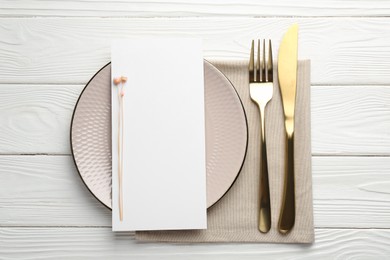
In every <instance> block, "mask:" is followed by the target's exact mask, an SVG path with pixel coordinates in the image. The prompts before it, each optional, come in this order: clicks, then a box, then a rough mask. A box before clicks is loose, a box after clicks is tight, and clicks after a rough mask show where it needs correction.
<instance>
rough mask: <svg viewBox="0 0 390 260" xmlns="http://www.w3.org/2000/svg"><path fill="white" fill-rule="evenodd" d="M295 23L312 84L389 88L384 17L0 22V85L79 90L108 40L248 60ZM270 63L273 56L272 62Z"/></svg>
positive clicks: (102, 59)
mask: <svg viewBox="0 0 390 260" xmlns="http://www.w3.org/2000/svg"><path fill="white" fill-rule="evenodd" d="M295 22H297V23H299V25H300V31H299V54H298V56H299V58H300V59H311V61H312V75H311V76H312V84H314V85H346V84H348V85H364V84H367V85H371V84H387V85H389V82H390V73H389V69H388V68H389V67H390V45H388V44H386V43H387V42H390V26H389V25H390V23H389V22H388V19H387V18H354V19H351V18H344V17H343V18H321V19H318V18H209V17H208V18H153V19H150V18H133V19H129V18H104V19H102V18H89V19H84V18H72V19H68V18H2V19H0V24H1V26H0V35H1V36H2V40H1V41H0V60H1V61H2V62H1V63H0V83H46V84H47V83H60V84H64V83H67V84H75V83H81V84H85V83H86V82H87V81H88V79H89V78H90V77H91V76H92V75H93V74H94V73H95V72H96V71H97V70H98V69H99V68H101V67H102V66H103V65H104V64H106V63H107V62H108V61H109V60H110V43H111V41H112V39H114V38H120V37H121V38H123V37H126V38H131V37H139V36H148V35H149V36H150V35H159V36H164V35H169V36H183V37H201V38H203V39H204V42H203V46H204V55H205V58H219V59H245V60H246V59H247V58H248V56H249V51H248V49H249V46H250V40H251V39H252V38H255V39H256V38H271V39H273V40H274V41H273V48H274V49H275V50H277V49H278V47H279V42H280V40H281V38H282V36H283V33H284V32H285V31H286V29H287V28H288V26H289V25H291V24H292V23H295ZM275 57H276V56H275Z"/></svg>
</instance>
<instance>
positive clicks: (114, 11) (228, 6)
mask: <svg viewBox="0 0 390 260" xmlns="http://www.w3.org/2000/svg"><path fill="white" fill-rule="evenodd" d="M0 6H1V7H2V8H1V9H0V15H1V16H89V17H91V16H99V17H101V16H104V17H107V16H125V17H167V16H170V17H178V16H182V17H183V16H184V17H186V16H187V17H188V16H190V17H193V16H201V17H204V16H255V17H259V16H387V15H388V14H389V12H390V5H389V3H388V2H386V1H379V0H376V1H370V0H363V1H355V2H353V3H351V2H350V1H347V0H342V1H337V8H335V2H333V1H329V0H328V1H325V0H323V1H310V2H307V1H304V0H298V1H294V4H291V2H290V1H288V0H274V1H272V2H270V3H268V2H267V3H265V2H261V1H256V0H246V1H237V0H235V1H234V0H224V1H212V0H204V1H201V2H194V1H192V0H181V1H177V0H175V1H172V0H171V1H167V0H157V1H153V2H140V1H135V0H118V1H115V4H112V3H111V2H107V1H103V0H94V1H59V0H54V1H53V0H51V1H44V0H33V1H31V0H30V1H27V0H23V1H13V0H8V1H7V0H2V1H0Z"/></svg>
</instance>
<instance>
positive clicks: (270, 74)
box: [267, 40, 273, 82]
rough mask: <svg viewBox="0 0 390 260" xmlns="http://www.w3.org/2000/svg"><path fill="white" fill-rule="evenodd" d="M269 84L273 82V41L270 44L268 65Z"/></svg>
mask: <svg viewBox="0 0 390 260" xmlns="http://www.w3.org/2000/svg"><path fill="white" fill-rule="evenodd" d="M267 74H268V82H273V60H272V46H271V40H269V42H268V64H267Z"/></svg>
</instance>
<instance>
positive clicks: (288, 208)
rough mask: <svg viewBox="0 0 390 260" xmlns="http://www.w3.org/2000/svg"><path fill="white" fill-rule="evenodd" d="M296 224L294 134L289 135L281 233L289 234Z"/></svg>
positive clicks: (280, 219) (280, 221) (280, 220)
mask: <svg viewBox="0 0 390 260" xmlns="http://www.w3.org/2000/svg"><path fill="white" fill-rule="evenodd" d="M294 223H295V181H294V132H292V133H291V134H287V140H286V166H285V178H284V192H283V202H282V210H281V213H280V218H279V232H280V233H282V234H287V233H288V232H289V231H290V230H291V229H292V228H293V226H294Z"/></svg>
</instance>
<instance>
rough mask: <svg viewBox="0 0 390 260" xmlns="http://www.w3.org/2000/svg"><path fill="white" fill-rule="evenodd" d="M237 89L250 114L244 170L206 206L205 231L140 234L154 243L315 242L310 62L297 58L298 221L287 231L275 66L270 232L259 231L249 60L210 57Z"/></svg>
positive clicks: (269, 116)
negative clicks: (282, 226)
mask: <svg viewBox="0 0 390 260" xmlns="http://www.w3.org/2000/svg"><path fill="white" fill-rule="evenodd" d="M212 64H214V65H215V66H216V67H217V68H218V69H219V70H221V71H222V72H223V73H224V74H225V75H226V77H227V78H228V79H229V80H230V81H231V82H232V84H233V86H234V87H235V88H236V90H237V92H238V94H239V96H240V98H241V100H242V103H243V106H244V108H245V112H246V115H247V119H248V131H249V143H248V151H247V155H246V159H245V162H244V165H243V167H242V170H241V172H240V175H239V176H238V178H237V180H236V182H235V183H234V184H233V186H232V187H231V189H230V190H229V191H228V192H227V193H226V194H225V196H224V197H223V198H222V199H221V200H220V201H219V202H218V203H217V204H215V205H214V206H212V207H211V208H210V209H208V215H207V222H208V225H207V230H177V231H176V230H175V231H142V232H136V239H137V240H140V241H151V242H181V243H189V242H275V243H312V242H313V241H314V227H313V199H312V174H311V136H310V61H308V60H304V61H299V62H298V78H297V81H298V84H297V97H296V108H295V147H294V149H295V150H294V151H295V193H296V194H295V195H296V219H295V226H294V228H293V230H291V232H289V233H288V234H287V235H282V234H280V233H279V232H278V229H277V226H278V220H279V215H280V208H281V203H282V194H283V185H284V165H285V162H284V158H285V156H284V153H285V149H284V147H285V132H284V115H283V108H282V102H281V97H280V91H279V85H278V81H277V71H276V70H277V68H276V70H275V71H274V79H275V82H274V95H273V98H272V100H271V101H270V102H269V103H268V106H267V108H266V117H265V121H266V138H267V151H268V167H269V182H270V196H271V212H272V227H271V230H270V231H269V232H268V233H267V234H263V233H260V232H259V230H258V218H259V216H258V215H259V187H260V185H259V182H260V175H259V173H260V165H259V162H260V154H259V153H260V149H259V145H260V139H259V138H260V133H259V129H260V121H259V110H258V108H257V106H256V105H255V103H253V102H252V101H251V98H250V96H249V86H248V83H249V82H248V62H247V61H245V62H244V61H212Z"/></svg>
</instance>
